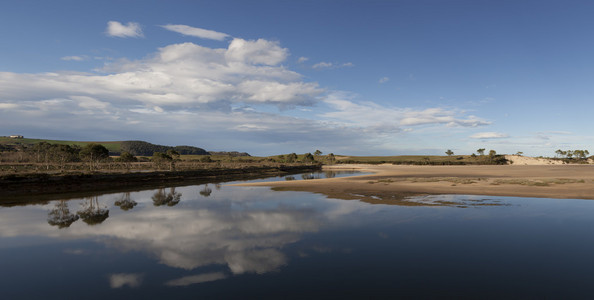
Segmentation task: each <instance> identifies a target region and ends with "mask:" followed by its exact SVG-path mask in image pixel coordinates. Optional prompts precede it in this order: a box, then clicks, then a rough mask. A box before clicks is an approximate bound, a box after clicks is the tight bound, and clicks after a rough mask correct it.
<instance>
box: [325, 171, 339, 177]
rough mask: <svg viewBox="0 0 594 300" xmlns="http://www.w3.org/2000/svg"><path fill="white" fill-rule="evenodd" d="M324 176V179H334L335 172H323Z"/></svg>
mask: <svg viewBox="0 0 594 300" xmlns="http://www.w3.org/2000/svg"><path fill="white" fill-rule="evenodd" d="M324 175H325V176H326V178H334V177H336V172H334V171H326V172H324Z"/></svg>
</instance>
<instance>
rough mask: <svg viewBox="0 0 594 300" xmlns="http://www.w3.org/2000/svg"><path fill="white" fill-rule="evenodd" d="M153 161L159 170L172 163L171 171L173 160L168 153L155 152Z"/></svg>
mask: <svg viewBox="0 0 594 300" xmlns="http://www.w3.org/2000/svg"><path fill="white" fill-rule="evenodd" d="M152 161H153V164H155V166H156V167H157V169H160V168H161V167H162V166H163V165H164V164H166V163H170V165H169V168H170V169H171V168H172V166H171V163H172V162H173V158H172V157H171V156H169V155H168V154H166V153H163V152H155V153H153V158H152Z"/></svg>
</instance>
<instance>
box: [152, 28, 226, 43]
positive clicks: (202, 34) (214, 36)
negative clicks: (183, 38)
mask: <svg viewBox="0 0 594 300" xmlns="http://www.w3.org/2000/svg"><path fill="white" fill-rule="evenodd" d="M161 27H163V28H165V29H167V30H170V31H173V32H177V33H181V34H183V35H189V36H194V37H198V38H202V39H210V40H217V41H223V40H225V39H226V38H228V37H229V35H228V34H226V33H222V32H217V31H213V30H208V29H202V28H197V27H191V26H187V25H173V24H167V25H161Z"/></svg>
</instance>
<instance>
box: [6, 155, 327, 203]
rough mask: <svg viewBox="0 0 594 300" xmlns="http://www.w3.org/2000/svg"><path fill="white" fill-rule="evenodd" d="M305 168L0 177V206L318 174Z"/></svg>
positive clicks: (265, 167) (311, 166) (252, 168)
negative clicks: (132, 191) (32, 201)
mask: <svg viewBox="0 0 594 300" xmlns="http://www.w3.org/2000/svg"><path fill="white" fill-rule="evenodd" d="M320 169H321V166H319V165H308V166H280V167H271V166H260V167H257V166H250V167H243V168H237V169H230V168H225V169H204V170H192V171H155V172H135V173H81V174H66V175H61V174H21V175H5V176H2V177H0V205H11V204H12V205H18V204H19V203H25V202H31V199H32V198H35V199H39V200H42V201H43V200H53V199H58V198H60V199H61V198H68V197H69V196H71V197H72V196H74V195H75V197H80V196H84V195H85V194H86V193H89V194H93V193H96V192H101V191H114V192H118V191H130V190H139V189H142V188H150V187H159V186H160V185H167V186H183V185H190V184H201V183H217V182H224V181H235V180H248V179H257V178H264V177H271V176H279V175H285V174H296V173H302V172H309V171H315V170H320Z"/></svg>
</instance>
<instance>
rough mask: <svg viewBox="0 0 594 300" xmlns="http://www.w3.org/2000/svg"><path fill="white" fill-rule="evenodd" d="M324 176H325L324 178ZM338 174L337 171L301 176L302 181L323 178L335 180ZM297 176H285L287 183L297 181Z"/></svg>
mask: <svg viewBox="0 0 594 300" xmlns="http://www.w3.org/2000/svg"><path fill="white" fill-rule="evenodd" d="M322 174H323V175H324V176H322ZM336 174H338V173H337V172H335V171H325V172H316V173H310V174H301V179H303V180H311V179H321V178H334V177H336ZM295 179H296V178H295V176H285V180H286V181H291V180H295Z"/></svg>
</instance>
